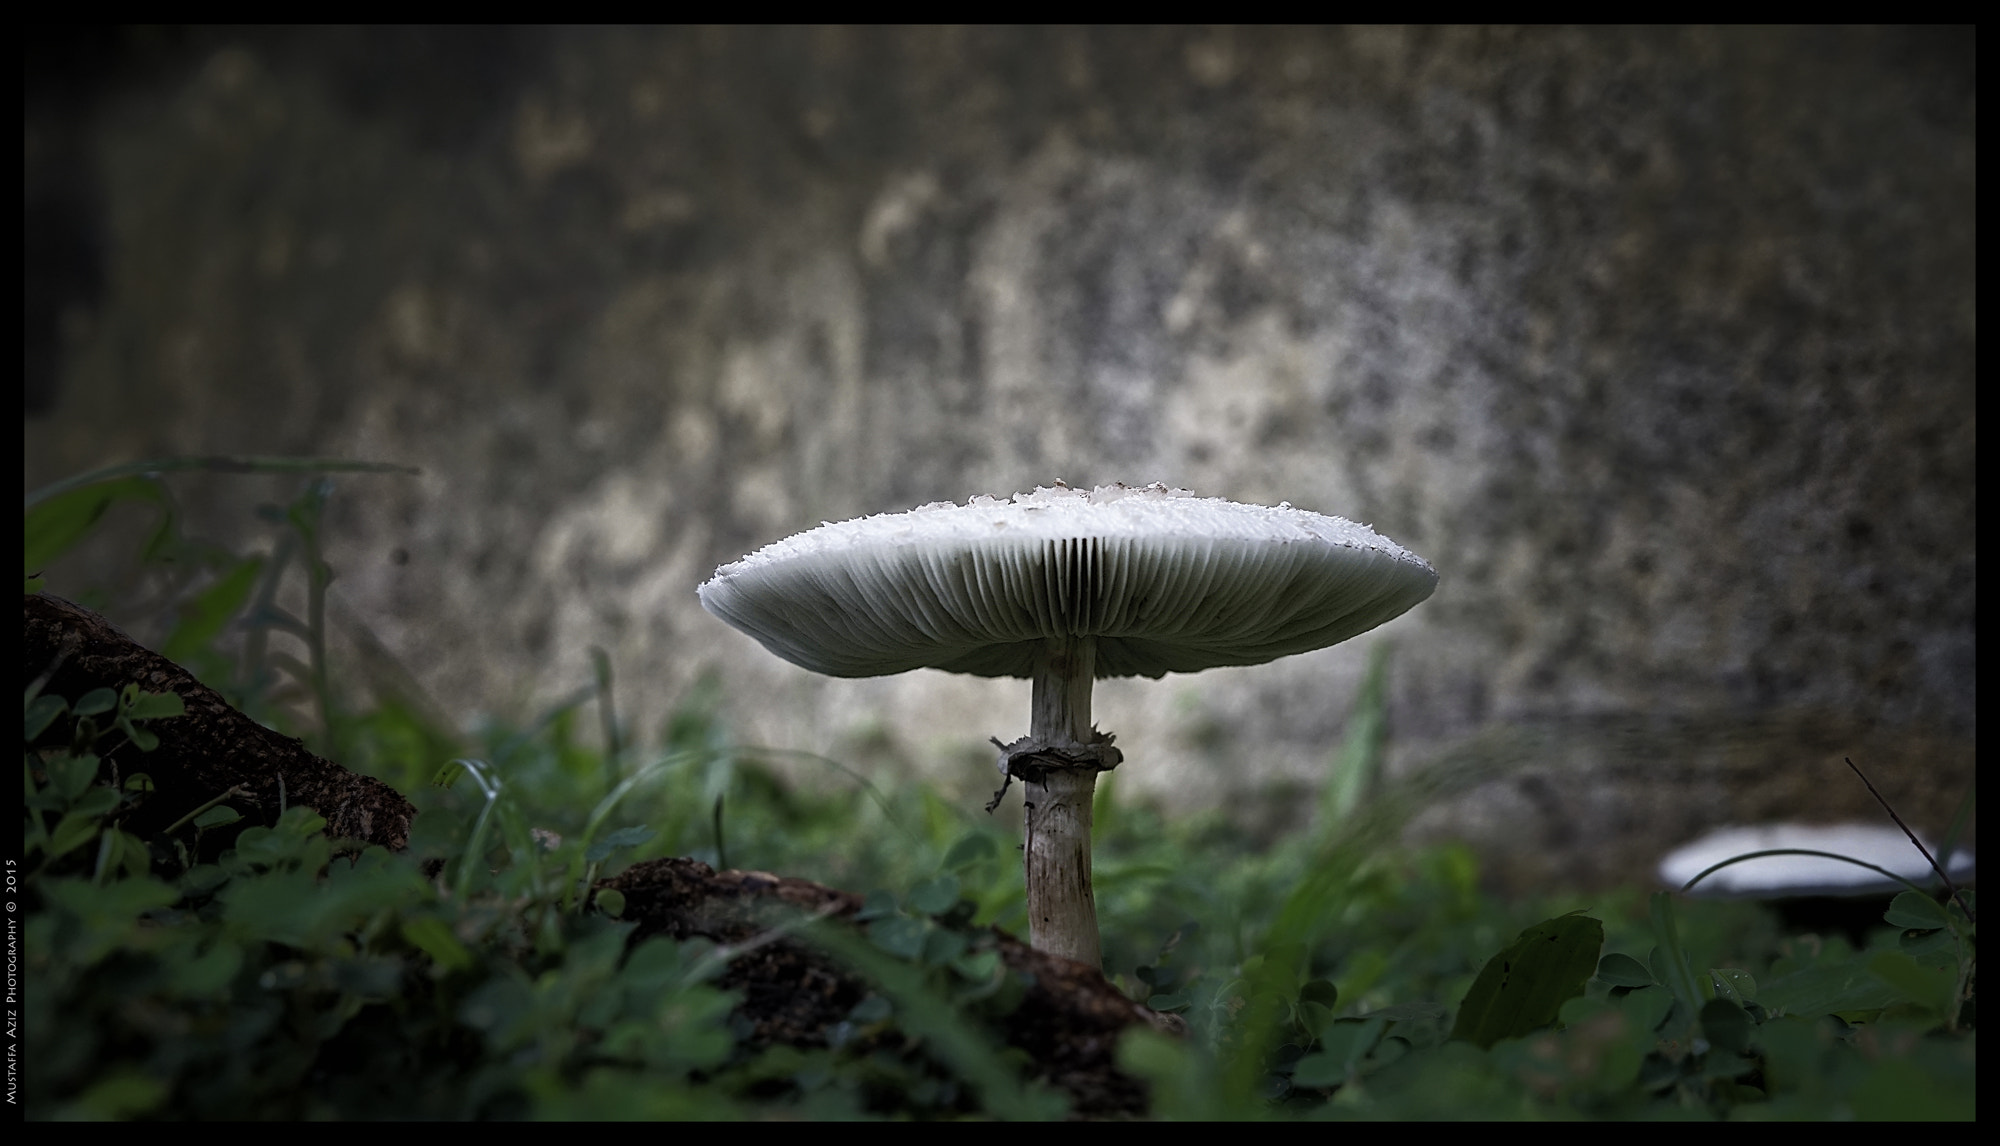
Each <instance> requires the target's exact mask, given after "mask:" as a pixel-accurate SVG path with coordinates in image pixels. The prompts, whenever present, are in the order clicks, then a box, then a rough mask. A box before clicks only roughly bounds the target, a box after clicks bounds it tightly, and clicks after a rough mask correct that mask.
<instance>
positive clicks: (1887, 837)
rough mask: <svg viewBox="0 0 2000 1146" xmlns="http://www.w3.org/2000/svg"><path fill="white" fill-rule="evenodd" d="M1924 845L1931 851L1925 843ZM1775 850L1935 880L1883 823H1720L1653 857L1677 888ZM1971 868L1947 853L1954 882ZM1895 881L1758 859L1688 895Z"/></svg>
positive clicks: (1861, 871) (1817, 864)
mask: <svg viewBox="0 0 2000 1146" xmlns="http://www.w3.org/2000/svg"><path fill="white" fill-rule="evenodd" d="M1924 846H1925V847H1927V848H1930V849H1931V854H1932V855H1936V854H1937V845H1936V844H1934V843H1932V842H1931V841H1930V840H1925V841H1924ZM1777 848H1806V849H1810V850H1812V851H1821V852H1832V853H1834V854H1835V855H1844V856H1851V857H1852V858H1854V859H1858V860H1862V861H1864V862H1867V863H1872V864H1874V865H1875V866H1876V867H1881V868H1887V869H1888V870H1890V871H1893V872H1895V873H1896V874H1897V875H1900V876H1902V877H1903V878H1904V879H1907V880H1911V881H1913V882H1916V883H1920V884H1922V883H1929V882H1930V881H1931V880H1932V879H1934V878H1936V874H1935V873H1934V872H1932V870H1931V865H1930V864H1929V863H1928V862H1927V861H1926V860H1925V859H1924V856H1923V853H1922V852H1920V851H1918V850H1917V849H1916V848H1914V847H1912V846H1911V845H1910V838H1909V837H1908V836H1906V835H1904V834H1903V832H1902V829H1900V828H1895V827H1891V826H1889V825H1887V824H1818V825H1810V824H1763V825H1759V826H1755V827H1733V828H1720V829H1718V830H1716V831H1713V832H1710V833H1709V834H1708V835H1705V836H1703V837H1702V838H1700V839H1698V840H1696V841H1694V842H1693V843H1690V844H1685V845H1683V846H1681V847H1679V848H1676V849H1675V850H1674V851H1673V852H1672V853H1671V854H1669V855H1668V856H1667V858H1666V859H1663V860H1661V861H1660V881H1661V882H1662V883H1665V884H1667V885H1668V886H1670V887H1680V886H1682V885H1683V884H1685V883H1687V881H1688V880H1691V879H1693V878H1694V877H1695V876H1697V875H1700V874H1701V873H1702V872H1704V871H1706V870H1707V869H1708V868H1710V867H1713V866H1714V865H1716V864H1719V863H1721V862H1722V861H1723V860H1726V859H1730V858H1732V857H1735V856H1740V855H1748V854H1749V853H1751V852H1762V851H1772V850H1774V849H1777ZM1973 870H1974V867H1973V857H1972V855H1971V853H1969V852H1966V851H1963V850H1961V851H1959V852H1956V853H1954V854H1953V855H1952V857H1951V875H1952V878H1953V879H1966V878H1969V877H1970V876H1971V875H1972V872H1973ZM1901 886H1902V885H1901V884H1898V883H1895V882H1894V881H1892V880H1888V879H1885V878H1883V877H1882V876H1880V875H1878V874H1876V873H1875V872H1872V871H1869V870H1868V869H1867V868H1865V867H1856V866H1854V865H1853V864H1851V863H1842V862H1841V861H1839V860H1833V859H1825V858H1823V857H1820V856H1801V855H1785V856H1761V857H1759V858H1757V859H1753V860H1744V861H1743V862H1742V863H1739V864H1732V865H1730V866H1729V867H1726V868H1723V869H1722V870H1721V871H1718V872H1716V873H1715V874H1714V875H1711V876H1709V877H1708V878H1707V879H1704V880H1702V881H1701V882H1700V883H1698V884H1695V886H1694V894H1695V895H1709V896H1720V897H1730V896H1745V897H1757V898H1766V899H1772V898H1778V897H1781V896H1804V895H1863V894H1872V893H1886V892H1891V891H1895V890H1897V889H1898V888H1900V887H1901Z"/></svg>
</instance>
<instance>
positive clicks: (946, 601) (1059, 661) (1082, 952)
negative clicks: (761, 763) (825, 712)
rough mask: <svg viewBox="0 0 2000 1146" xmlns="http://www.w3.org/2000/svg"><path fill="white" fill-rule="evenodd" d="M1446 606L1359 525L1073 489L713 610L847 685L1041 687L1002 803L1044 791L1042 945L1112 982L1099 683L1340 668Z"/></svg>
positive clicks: (926, 529) (722, 572) (1396, 552)
mask: <svg viewBox="0 0 2000 1146" xmlns="http://www.w3.org/2000/svg"><path fill="white" fill-rule="evenodd" d="M1436 585H1437V573H1436V572H1435V571H1434V570H1433V569H1432V568H1431V567H1430V565H1429V564H1428V563H1426V562H1425V561H1424V560H1423V559H1422V558H1420V557H1417V556H1416V555H1415V554H1413V553H1411V552H1409V551H1408V550H1406V549H1403V548H1402V547H1401V546H1398V545H1397V544H1395V543H1394V542H1392V541H1390V540H1388V539H1387V538H1384V537H1382V536H1380V535H1378V534H1376V533H1375V532H1374V531H1373V530H1371V529H1369V528H1368V527H1367V526H1363V525H1357V524H1355V523H1354V522H1351V521H1347V520H1345V519H1343V518H1338V517H1327V516H1323V515H1321V514H1317V513H1311V512H1308V511H1306V510H1303V509H1294V508H1293V507H1292V506H1291V505H1289V504H1280V505H1279V506H1277V507H1276V508H1272V507H1269V506H1259V505H1243V504H1239V503H1236V502H1231V501H1224V500H1222V499H1220V498H1197V497H1195V496H1194V495H1193V494H1192V493H1190V492H1188V491H1187V490H1183V489H1168V488H1167V487H1165V486H1163V485H1160V484H1158V483H1155V484H1153V485H1151V486H1147V487H1145V488H1143V489H1135V488H1132V487H1129V486H1125V485H1122V484H1119V485H1108V486H1099V487H1097V488H1096V489H1093V490H1089V491H1085V490H1081V489H1072V488H1070V487H1069V486H1067V485H1064V484H1063V483H1062V482H1060V481H1058V482H1056V483H1055V485H1054V487H1052V488H1049V487H1044V488H1038V489H1036V490H1035V491H1034V492H1033V493H1024V494H1015V495H1014V496H1013V497H1012V498H1011V499H1001V498H993V497H974V498H972V499H971V500H970V501H969V502H967V503H966V504H964V505H956V504H953V503H951V502H935V503H932V504H930V505H925V506H921V507H919V508H917V509H914V510H911V511H910V512H908V513H893V514H879V515H876V516H873V517H864V518H858V519H856V520H853V521H843V522H839V523H828V524H824V525H822V526H821V527H820V528H818V529H814V530H809V531H807V532H805V533H801V534H798V535H796V536H793V537H789V538H786V539H785V540H783V541H778V542H774V543H773V544H771V545H767V546H765V547H764V548H762V549H759V550H758V551H757V552H755V553H752V554H751V555H749V556H748V557H745V558H743V559H742V560H741V561H737V562H735V563H733V564H729V565H724V566H722V567H721V568H719V569H717V570H716V571H715V576H714V577H712V578H710V579H709V580H708V581H707V582H706V583H705V584H703V585H702V586H701V588H700V595H701V603H702V606H703V607H704V608H706V609H707V610H708V611H709V612H710V613H713V614H714V615H715V616H717V617H719V618H721V619H722V620H724V621H727V622H728V623H729V624H731V625H734V626H735V627H737V628H738V629H741V630H742V631H744V632H745V633H748V634H749V635H750V636H752V637H754V638H756V639H757V640H758V641H759V642H760V643H761V644H763V646H764V647H765V648H766V649H769V650H770V651H771V652H773V653H776V654H777V655H778V656H781V657H783V658H784V659H786V660H788V661H791V662H792V663H793V664H796V665H800V666H802V667H804V668H808V669H811V670H813V671H814V672H821V673H826V674H827V675H829V676H841V677H867V676H887V675H889V674H892V673H900V672H907V671H909V670H910V669H915V668H938V669H944V670H946V671H947V672H963V673H972V674H975V675H978V676H991V677H1000V676H1012V677H1027V678H1029V679H1030V680H1031V681H1032V682H1033V701H1032V715H1031V718H1030V722H1029V728H1028V735H1026V736H1025V737H1022V738H1020V739H1018V740H1015V741H1014V742H1013V743H1011V744H1000V742H999V741H998V740H997V739H996V740H995V741H994V743H995V744H996V745H998V746H999V747H1000V770H1001V772H1002V774H1003V777H1004V778H1003V780H1002V782H1001V792H1003V793H1004V792H1005V790H1006V786H1007V784H1008V783H1009V782H1011V781H1012V780H1014V779H1019V780H1021V781H1022V783H1023V784H1024V785H1025V787H1026V795H1025V797H1024V803H1025V805H1026V836H1027V842H1026V846H1025V847H1024V849H1023V852H1024V865H1025V868H1026V872H1025V874H1026V878H1027V888H1028V923H1029V932H1030V941H1031V942H1032V943H1033V945H1034V946H1035V947H1036V948H1037V949H1039V950H1042V951H1046V952H1049V953H1051V954H1055V955H1061V956H1065V957H1067V958H1071V959H1075V960H1078V961H1080V962H1084V963H1087V964H1089V965H1091V966H1092V967H1097V966H1099V964H1100V958H1099V948H1098V934H1097V907H1096V903H1095V900H1094V899H1093V897H1092V893H1091V885H1090V883H1091V873H1090V817H1091V796H1092V793H1093V791H1094V789H1095V788H1096V785H1097V774H1098V773H1099V772H1101V771H1106V770H1109V769H1111V768H1114V767H1116V766H1117V765H1118V763H1119V761H1120V759H1121V754H1120V753H1119V751H1118V749H1116V748H1115V747H1113V746H1112V737H1111V735H1110V734H1108V733H1103V732H1099V731H1098V730H1097V729H1096V728H1095V727H1094V726H1093V725H1092V723H1091V715H1090V690H1091V685H1092V682H1093V681H1094V680H1095V679H1096V678H1098V677H1117V676H1145V677H1154V678H1157V677H1159V676H1162V675H1164V674H1166V673H1169V672H1199V671H1200V670H1202V669H1205V668H1212V667H1215V666H1217V665H1254V664H1262V663H1264V662H1265V661H1270V660H1275V659H1277V658H1278V657H1282V656H1290V655H1291V654H1293V653H1302V652H1307V651H1309V650H1312V649H1318V648H1324V647H1326V646H1328V645H1332V644H1337V643H1339V642H1340V641H1344V640H1346V639H1347V638H1349V637H1352V636H1355V635H1357V634H1359V633H1363V632H1366V631H1368V630H1369V629H1372V628H1374V627H1375V626H1377V625H1380V624H1382V623H1383V622H1384V621H1388V620H1390V619H1391V618H1394V617H1397V616H1400V615H1401V614H1402V613H1404V612H1405V611H1407V610H1408V609H1410V608H1411V607H1412V606H1414V605H1416V604H1417V603H1418V602H1420V601H1422V600H1424V599H1425V598H1426V597H1429V596H1430V595H1431V590H1432V589H1434V588H1435V587H1436ZM998 802H999V795H998V794H996V796H995V798H994V805H989V806H988V810H989V811H990V810H991V809H992V807H993V806H995V805H997V804H998Z"/></svg>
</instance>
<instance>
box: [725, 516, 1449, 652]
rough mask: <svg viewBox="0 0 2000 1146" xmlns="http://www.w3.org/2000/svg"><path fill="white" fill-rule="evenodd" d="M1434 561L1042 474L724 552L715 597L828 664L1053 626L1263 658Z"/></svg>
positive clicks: (1339, 523)
mask: <svg viewBox="0 0 2000 1146" xmlns="http://www.w3.org/2000/svg"><path fill="white" fill-rule="evenodd" d="M1436 586H1437V573H1436V572H1435V571H1434V570H1432V569H1431V567H1430V565H1429V564H1427V563H1426V562H1425V561H1424V560H1423V559H1422V558H1420V557H1418V556H1416V555H1415V554H1413V553H1411V552H1409V551H1408V550H1406V549H1404V548H1402V547H1401V546H1399V545H1397V544H1396V543H1395V542H1393V541H1390V540H1388V539H1387V538H1385V537H1382V536H1380V535H1379V534H1377V533H1376V532H1375V531H1373V530H1371V529H1369V528H1368V527H1367V526H1364V525H1357V524H1355V523H1354V522H1351V521H1347V520H1345V519H1343V518H1338V517H1328V516H1325V515H1322V514H1317V513H1311V512H1308V511H1306V510H1302V509H1294V508H1292V507H1291V506H1289V505H1280V506H1277V507H1275V508H1273V507H1270V506H1260V505H1243V504H1240V503H1237V502H1231V501H1224V500H1222V499H1220V498H1197V497H1195V496H1193V495H1192V494H1190V493H1188V492H1187V491H1186V490H1169V489H1167V488H1165V487H1163V486H1151V487H1147V488H1145V489H1131V488H1128V487H1125V486H1122V485H1120V486H1100V487H1098V488H1097V489H1095V490H1090V491H1084V490H1076V489H1069V488H1067V487H1062V488H1056V489H1047V488H1044V489H1037V490H1036V491H1035V492H1033V493H1027V494H1016V495H1015V496H1014V497H1013V498H1011V499H1005V500H1003V499H999V498H991V497H976V498H973V499H972V500H971V501H970V502H968V503H966V504H965V505H954V504H952V503H950V502H939V503H935V504H932V505H927V506H923V507H921V508H918V509H914V510H911V511H910V512H908V513H892V514H879V515H876V516H873V517H864V518H857V519H855V520H853V521H843V522H838V523H832V524H827V525H822V526H821V527H820V528H818V529H814V530H810V531H808V532H805V533H801V534H798V535H796V536H793V537H788V538H786V539H784V540H783V541H778V542H775V543H773V544H771V545H767V546H765V547H764V548H762V549H760V550H758V551H757V552H755V553H752V554H751V555H750V556H748V557H745V558H744V559H743V560H741V561H737V562H734V563H732V564H729V565H724V566H723V567H722V568H720V569H718V570H716V572H715V576H714V577H713V578H711V579H710V580H709V581H708V582H707V583H706V584H704V585H702V586H701V590H700V593H701V603H702V606H703V607H704V608H706V609H707V610H708V611H709V612H711V613H713V614H715V615H716V616H717V617H720V618H722V619H723V620H725V621H727V622H729V623H730V624H732V625H734V626H736V627H737V628H739V629H741V630H743V631H744V632H746V633H748V634H750V635H751V636H753V637H755V638H756V639H757V640H758V641H759V642H761V643H762V644H763V645H764V647H765V648H767V649H769V650H771V651H772V652H773V653H776V654H777V655H779V656H781V657H783V658H785V659H786V660H788V661H791V662H792V663H794V664H797V665H801V666H803V667H805V668H809V669H812V670H813V671H815V672H822V673H826V674H828V675H829V676H846V677H861V676H885V675H888V674H890V673H899V672H905V671H908V670H910V669H914V668H926V667H928V668H940V669H945V670H947V671H950V672H964V673H973V674H976V675H979V676H1027V675H1029V673H1030V671H1031V669H1032V666H1033V662H1034V656H1035V652H1036V649H1037V648H1038V647H1039V646H1040V644H1041V642H1042V641H1043V640H1044V639H1045V638H1048V637H1056V636H1071V637H1074V636H1092V637H1096V638H1097V675H1098V676H1100V677H1114V676H1149V677H1157V676H1160V675H1161V674H1163V673H1169V672H1196V671H1199V670H1201V669H1205V668H1212V667H1214V666H1217V665H1252V664H1262V663H1263V662H1265V661H1269V660H1275V659H1277V658H1278V657H1282V656H1289V655H1291V654H1293V653H1302V652H1307V651H1309V650H1311V649H1317V648H1323V647H1325V646H1327V645H1332V644H1337V643H1339V642H1340V641H1344V640H1346V639H1347V638H1349V637H1352V636H1354V635H1356V634H1358V633H1363V632H1366V631H1367V630H1369V629H1372V628H1374V627H1375V626H1377V625H1379V624H1381V623H1383V622H1384V621H1387V620H1389V619H1391V618H1393V617H1396V616H1399V615H1401V614H1402V613H1403V612H1405V611H1407V610H1408V609H1410V608H1411V607H1412V606H1414V605H1416V604H1417V603H1418V602H1420V601H1422V600H1424V599H1425V598H1426V597H1429V596H1430V595H1431V590H1432V589H1434V588H1435V587H1436Z"/></svg>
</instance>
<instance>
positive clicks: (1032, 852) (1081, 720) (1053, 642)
mask: <svg viewBox="0 0 2000 1146" xmlns="http://www.w3.org/2000/svg"><path fill="white" fill-rule="evenodd" d="M1096 674H1097V639H1096V638H1095V637H1075V638H1060V637H1058V638H1051V639H1049V640H1048V641H1046V642H1044V643H1043V646H1042V649H1041V651H1040V652H1039V653H1037V654H1036V656H1035V669H1034V678H1033V679H1034V711H1033V717H1032V719H1031V721H1030V724H1029V730H1028V731H1029V735H1030V736H1032V737H1033V738H1034V739H1035V741H1036V742H1038V743H1041V744H1048V745H1063V744H1074V745H1084V744H1088V743H1090V741H1091V737H1092V730H1091V726H1090V688H1091V685H1092V684H1094V683H1096ZM1026 786H1027V792H1026V793H1025V795H1024V803H1025V805H1026V809H1027V813H1026V820H1027V828H1026V830H1027V846H1026V847H1025V848H1023V849H1022V857H1023V863H1024V864H1025V866H1026V875H1027V884H1028V935H1029V941H1030V942H1031V943H1032V944H1033V945H1034V947H1035V949H1036V950H1037V951H1046V952H1048V953H1049V954H1051V955H1060V956H1062V957H1064V958H1065V959H1074V960H1076V961H1077V962H1079V963H1086V964H1089V965H1090V966H1092V967H1098V966H1100V965H1101V962H1102V956H1101V954H1100V952H1099V950H1098V946H1097V900H1096V898H1095V897H1094V896H1093V895H1092V893H1091V890H1090V803H1091V798H1092V796H1093V795H1094V794H1095V792H1096V789H1097V772H1096V771H1095V770H1094V769H1090V768H1051V769H1049V770H1048V771H1047V772H1045V773H1043V774H1042V778H1041V780H1040V781H1039V782H1037V781H1027V782H1026Z"/></svg>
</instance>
